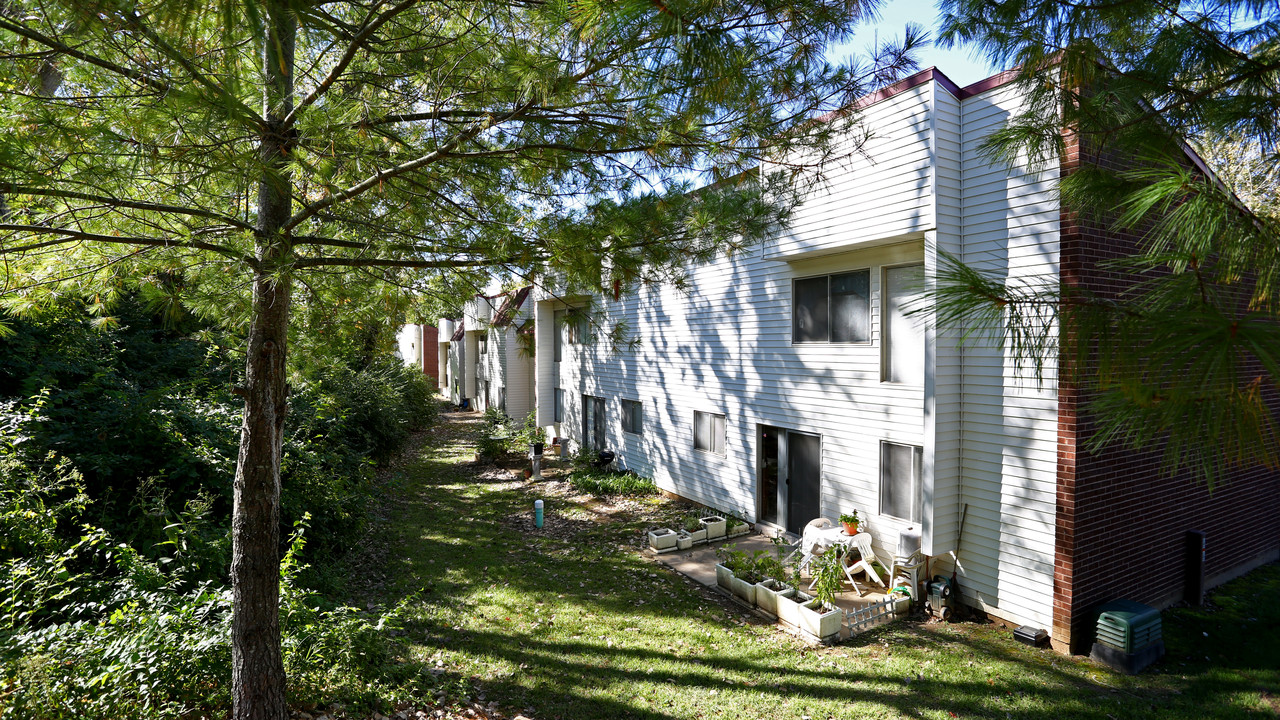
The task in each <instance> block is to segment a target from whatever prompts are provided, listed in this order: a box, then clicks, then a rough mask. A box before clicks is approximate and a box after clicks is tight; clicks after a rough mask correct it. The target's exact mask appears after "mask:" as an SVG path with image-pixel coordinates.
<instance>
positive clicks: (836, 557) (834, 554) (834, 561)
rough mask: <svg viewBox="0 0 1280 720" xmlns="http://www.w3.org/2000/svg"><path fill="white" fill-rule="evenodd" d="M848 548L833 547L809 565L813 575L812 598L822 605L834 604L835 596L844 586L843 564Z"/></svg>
mask: <svg viewBox="0 0 1280 720" xmlns="http://www.w3.org/2000/svg"><path fill="white" fill-rule="evenodd" d="M847 554H848V548H846V547H845V546H844V545H834V546H832V547H830V548H828V549H827V551H826V552H824V553H823V554H822V555H819V556H818V557H817V558H816V559H814V561H813V563H812V564H811V565H810V568H811V569H810V572H811V573H812V574H813V588H812V592H813V596H814V598H816V599H817V600H819V601H820V602H822V603H832V602H835V599H836V594H837V593H839V592H840V590H841V588H842V587H843V586H844V581H845V577H844V563H845V556H846V555H847Z"/></svg>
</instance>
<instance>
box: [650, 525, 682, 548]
mask: <svg viewBox="0 0 1280 720" xmlns="http://www.w3.org/2000/svg"><path fill="white" fill-rule="evenodd" d="M675 546H676V531H675V530H672V529H671V528H658V529H657V530H650V531H649V547H651V548H653V549H654V550H657V551H659V552H661V551H663V550H671V549H672V548H674V547H675Z"/></svg>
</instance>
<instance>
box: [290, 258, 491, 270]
mask: <svg viewBox="0 0 1280 720" xmlns="http://www.w3.org/2000/svg"><path fill="white" fill-rule="evenodd" d="M505 262H507V261H505V260H504V261H498V260H492V259H484V258H481V259H479V260H391V259H382V258H333V257H316V258H303V259H301V260H298V261H297V262H295V263H294V264H293V266H294V267H297V268H305V267H356V268H359V267H392V268H418V269H423V270H426V269H431V268H466V267H492V266H494V265H496V264H502V263H505Z"/></svg>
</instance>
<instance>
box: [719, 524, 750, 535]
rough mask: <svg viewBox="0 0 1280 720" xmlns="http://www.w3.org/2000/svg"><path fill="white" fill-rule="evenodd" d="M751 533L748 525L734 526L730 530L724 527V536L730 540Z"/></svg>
mask: <svg viewBox="0 0 1280 720" xmlns="http://www.w3.org/2000/svg"><path fill="white" fill-rule="evenodd" d="M749 532H751V526H750V525H748V524H745V523H744V524H742V525H734V526H733V528H732V529H730V528H728V527H727V526H726V527H725V536H726V537H730V538H736V537H742V536H743V535H746V534H747V533H749Z"/></svg>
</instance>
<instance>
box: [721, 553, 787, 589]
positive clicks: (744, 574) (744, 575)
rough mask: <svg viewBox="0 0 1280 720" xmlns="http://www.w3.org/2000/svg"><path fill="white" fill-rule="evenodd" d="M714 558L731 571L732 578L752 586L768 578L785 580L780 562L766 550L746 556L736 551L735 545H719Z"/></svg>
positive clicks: (784, 569) (784, 573)
mask: <svg viewBox="0 0 1280 720" xmlns="http://www.w3.org/2000/svg"><path fill="white" fill-rule="evenodd" d="M716 557H717V558H720V564H722V565H724V566H725V567H727V568H729V569H730V570H732V571H733V574H734V576H736V577H737V578H739V579H741V580H745V581H747V582H749V583H751V584H753V585H754V584H756V583H758V582H763V581H764V580H767V579H769V578H773V579H774V580H782V581H784V582H785V580H786V568H785V567H784V566H783V564H782V560H781V559H779V557H778V555H777V554H776V553H771V552H769V551H768V550H753V551H752V552H751V554H747V552H746V551H744V550H738V549H737V546H736V545H721V546H720V547H718V548H716Z"/></svg>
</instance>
